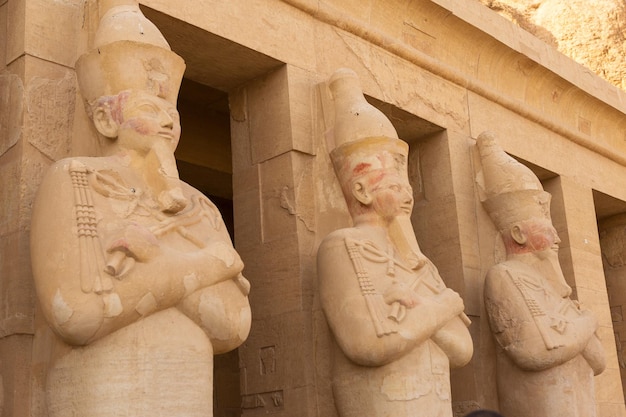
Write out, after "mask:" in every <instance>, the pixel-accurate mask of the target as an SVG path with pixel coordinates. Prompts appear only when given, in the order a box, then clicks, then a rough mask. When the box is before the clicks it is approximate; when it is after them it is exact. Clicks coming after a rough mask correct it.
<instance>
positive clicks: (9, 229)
mask: <svg viewBox="0 0 626 417" xmlns="http://www.w3.org/2000/svg"><path fill="white" fill-rule="evenodd" d="M21 168H22V161H21V147H20V146H14V147H12V148H11V149H10V150H9V151H8V152H6V153H5V154H4V155H3V156H2V157H1V158H0V201H2V204H1V205H0V237H3V236H6V235H8V234H9V233H14V232H16V231H17V230H19V225H20V217H19V214H20V211H19V207H20V183H21Z"/></svg>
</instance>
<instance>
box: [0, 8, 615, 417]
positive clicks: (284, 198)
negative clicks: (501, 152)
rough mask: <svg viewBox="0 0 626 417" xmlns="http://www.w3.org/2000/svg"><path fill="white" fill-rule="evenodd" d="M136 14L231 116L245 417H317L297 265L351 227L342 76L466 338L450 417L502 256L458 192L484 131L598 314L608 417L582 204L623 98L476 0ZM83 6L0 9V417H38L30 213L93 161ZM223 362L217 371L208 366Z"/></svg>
mask: <svg viewBox="0 0 626 417" xmlns="http://www.w3.org/2000/svg"><path fill="white" fill-rule="evenodd" d="M142 4H143V5H144V6H147V9H145V10H146V15H147V16H148V18H150V19H153V20H154V21H155V23H157V26H159V28H160V29H161V30H162V32H163V33H164V35H165V37H166V38H167V39H168V41H170V43H171V44H172V48H173V49H174V51H176V52H177V53H179V54H181V55H182V56H183V57H184V58H185V59H186V61H187V65H188V69H187V73H186V76H187V77H189V78H190V79H192V80H194V81H196V82H199V83H203V84H206V85H210V86H211V87H213V88H217V89H220V90H222V91H224V92H225V93H226V94H228V97H229V101H230V118H231V120H230V122H231V138H232V143H231V146H232V152H233V166H232V170H233V199H234V206H235V225H236V232H235V240H236V246H237V249H238V251H239V252H240V253H241V254H242V257H243V259H244V262H246V265H247V266H246V271H245V273H246V276H247V277H248V278H249V279H250V281H251V283H252V293H251V297H250V300H251V304H252V308H253V325H252V333H251V335H250V338H249V340H248V342H246V343H245V344H244V346H243V347H242V348H241V349H240V351H239V364H238V366H239V369H240V377H241V394H242V396H243V397H242V398H243V399H242V407H243V415H244V416H246V415H247V416H255V415H265V414H266V413H267V412H275V413H276V415H281V416H299V417H300V416H320V417H321V416H324V417H328V416H332V415H334V411H333V403H332V397H331V395H330V390H329V386H328V369H329V364H330V359H329V351H328V349H329V336H328V331H327V329H326V324H325V321H324V318H323V315H322V313H321V310H320V308H319V302H318V300H317V298H316V275H315V267H314V265H315V252H316V247H317V245H318V244H319V242H320V241H321V239H322V238H323V237H324V236H325V235H326V234H327V233H328V232H330V231H332V230H334V229H336V228H339V227H345V226H346V225H347V224H348V222H349V216H348V214H347V211H346V209H345V205H344V203H343V198H342V197H341V195H340V193H339V188H338V185H337V184H336V180H335V178H334V174H333V172H332V169H331V166H330V161H329V160H328V157H327V154H326V153H327V140H328V139H329V138H328V137H327V132H328V131H329V130H330V128H331V127H332V123H333V120H332V116H331V115H329V113H328V102H327V101H328V97H327V95H326V91H325V89H324V86H323V84H322V83H323V81H324V80H325V79H326V78H327V77H328V76H329V75H330V74H332V72H333V71H334V70H335V69H337V68H338V67H342V66H348V67H351V68H352V69H354V70H355V71H356V72H357V73H358V75H359V77H360V78H361V81H362V85H363V88H364V91H365V93H366V94H367V95H368V96H369V97H371V98H373V102H375V103H376V104H377V105H378V106H379V107H380V108H381V109H382V110H383V111H384V112H385V113H386V114H387V115H388V116H389V117H390V119H391V120H392V122H393V123H394V125H395V127H396V129H397V130H398V131H399V134H400V137H401V138H402V139H404V140H406V141H408V142H409V143H410V144H411V157H412V160H413V161H414V170H413V173H412V179H413V182H414V188H415V189H416V199H417V200H419V201H418V202H417V204H416V209H415V212H414V224H415V228H416V231H417V235H418V239H419V240H420V244H421V245H422V247H423V250H424V252H425V253H426V254H427V255H428V256H429V257H430V258H431V259H432V260H433V262H434V263H435V264H437V265H438V266H439V268H440V270H441V275H442V276H443V278H444V279H445V280H446V282H447V283H448V285H449V286H451V287H452V288H454V289H455V290H457V291H459V292H460V293H461V295H462V296H463V298H464V299H465V303H466V311H467V313H468V315H470V317H471V318H472V320H473V322H474V323H473V325H472V327H471V328H470V330H471V332H472V336H473V338H474V344H475V352H476V355H475V357H474V359H473V361H472V362H471V363H470V365H468V366H467V367H466V368H463V369H461V370H459V371H458V372H455V373H453V381H452V384H453V402H454V404H455V408H456V410H457V412H458V413H459V414H460V413H462V412H465V411H468V410H470V409H472V408H475V407H478V406H483V407H491V408H496V407H497V398H496V397H495V386H494V385H493V382H492V381H493V375H494V372H493V371H494V369H493V367H494V363H493V353H494V346H493V342H492V340H491V336H490V333H489V330H488V326H487V322H486V321H485V318H484V309H483V307H482V282H483V279H484V274H485V272H486V271H487V270H488V268H489V267H490V266H491V265H492V264H493V263H494V261H495V260H496V259H498V257H499V256H501V254H502V252H501V249H500V248H499V247H498V245H497V240H496V238H495V236H496V232H495V230H494V229H493V226H492V225H491V221H490V220H489V218H488V217H487V215H486V214H485V213H484V211H483V210H482V208H481V207H480V203H479V202H478V200H477V196H476V191H475V186H474V180H473V178H474V174H475V172H476V171H477V169H478V168H477V165H478V164H479V162H478V159H477V158H476V152H475V149H474V141H475V138H476V137H477V136H478V134H479V133H481V132H482V131H483V130H487V129H489V130H493V131H495V132H496V134H497V135H498V136H499V137H500V138H501V144H502V145H503V147H504V148H505V150H506V151H508V152H510V153H511V154H513V155H515V156H517V157H519V158H521V159H523V160H525V161H529V162H530V163H531V164H532V167H533V168H535V169H536V170H537V171H538V172H540V173H542V175H540V178H542V179H545V184H544V186H545V188H546V190H547V191H549V192H551V193H553V195H554V196H555V198H554V200H555V203H554V205H553V211H554V213H553V217H554V219H555V225H557V229H559V233H560V235H561V237H562V239H563V244H562V251H561V257H562V259H561V260H562V263H563V264H564V268H563V269H564V272H565V274H566V275H567V277H568V279H569V280H570V284H571V285H572V286H573V287H574V288H575V290H576V296H577V297H578V299H579V300H580V301H581V302H582V303H584V304H585V305H587V306H588V307H589V308H591V309H592V310H594V312H595V313H596V314H597V315H598V317H599V318H600V321H601V325H602V328H601V333H602V336H603V342H604V344H605V347H606V349H607V351H608V352H609V365H608V369H607V371H606V372H605V373H604V374H603V375H602V376H600V377H599V378H598V379H597V392H598V395H597V397H598V401H599V404H598V409H599V416H600V417H609V416H611V417H613V416H625V415H626V412H625V411H624V403H623V401H624V400H623V395H622V387H621V382H620V375H619V365H618V361H617V357H616V350H615V345H614V343H613V330H612V324H611V317H610V311H609V303H608V297H607V293H606V289H605V283H604V276H603V275H602V274H601V273H599V272H598V271H601V270H602V262H601V257H600V246H599V239H598V233H597V227H596V213H599V214H598V215H600V214H602V212H604V213H607V212H608V211H609V209H607V208H605V206H602V205H599V204H598V200H597V199H596V198H594V197H595V196H596V195H598V194H597V193H601V194H602V195H606V196H610V198H611V199H612V201H613V200H615V201H620V202H625V201H626V142H625V141H624V133H623V132H624V130H625V129H624V128H625V127H626V116H625V112H626V96H625V95H624V93H623V92H621V91H619V90H617V89H616V88H614V87H612V86H611V85H609V84H607V83H605V82H604V81H602V80H601V79H599V78H598V77H596V76H594V75H592V74H589V73H588V72H587V71H585V70H584V69H583V68H582V67H580V66H578V65H572V63H571V61H570V60H568V59H566V58H565V57H564V56H563V55H561V54H560V53H558V52H557V51H556V50H555V49H553V48H552V47H550V46H546V44H544V43H543V42H541V41H539V40H538V39H537V38H535V37H532V36H530V35H528V34H527V33H525V32H524V31H522V30H520V29H519V28H518V27H517V26H515V25H512V24H509V23H508V22H506V21H505V20H503V19H501V18H500V17H499V16H497V15H496V14H495V13H494V12H493V11H490V10H488V9H487V8H485V7H483V6H482V5H480V4H479V3H478V2H458V1H453V0H432V1H429V0H420V1H409V0H386V1H383V0H369V1H362V0H359V1H356V0H355V1H346V0H329V1H323V2H320V1H314V0H283V1H281V0H254V1H249V0H231V1H228V2H224V1H207V2H190V4H189V5H188V7H180V5H179V4H178V3H177V2H171V1H166V0H144V1H142ZM94 10H95V9H94V2H93V0H89V1H79V0H65V1H55V2H50V1H44V0H5V1H4V2H2V1H1V0H0V31H1V32H0V35H1V34H3V33H6V34H7V36H0V63H1V64H2V67H1V68H0V70H1V71H2V72H0V193H1V194H0V197H1V198H0V200H1V201H2V206H1V207H2V213H1V215H0V237H1V239H0V262H1V265H0V268H2V269H1V271H0V275H1V277H2V278H1V281H0V296H1V297H2V298H1V305H2V306H3V309H2V311H1V313H0V361H1V363H0V375H1V377H2V384H3V387H4V398H3V406H4V411H3V414H2V415H3V416H15V417H18V416H24V417H26V416H30V415H33V416H36V417H45V410H44V408H43V381H42V380H41V377H40V375H42V369H43V367H45V365H46V361H47V356H48V354H49V350H50V346H52V345H51V343H50V341H49V339H48V337H49V335H47V334H46V332H45V331H44V330H43V327H42V326H41V325H40V324H39V321H38V316H37V314H36V313H35V304H36V303H35V300H34V294H33V290H32V283H31V277H30V266H29V262H30V261H29V255H28V230H29V214H30V205H31V203H32V198H33V194H34V191H35V190H36V188H37V185H38V183H39V180H40V178H41V174H42V172H43V170H44V169H45V167H47V166H48V165H49V164H50V163H51V162H52V161H54V160H58V159H60V158H62V157H64V156H66V155H70V154H72V155H76V154H93V153H96V152H97V146H96V142H95V141H94V140H93V132H92V131H91V129H90V128H89V125H88V122H87V119H86V117H85V115H84V111H83V110H82V106H81V105H80V103H79V100H78V99H77V97H76V84H75V75H74V72H73V65H74V61H75V59H76V57H77V56H78V55H80V53H82V52H84V51H85V50H86V49H87V44H88V42H89V35H90V33H93V30H94V27H93V25H94V21H96V22H97V17H94ZM184 130H185V126H184V125H183V135H184V134H185V133H184ZM183 140H184V139H183ZM539 168H540V169H539ZM618 207H619V209H621V206H620V205H619V204H618ZM603 210H604V211H603ZM35 329H38V331H37V336H36V337H35V336H34V335H35ZM234 366H235V365H234V364H233V361H232V358H230V360H229V361H227V362H225V363H224V365H223V367H220V368H218V370H220V372H224V373H230V372H232V370H233V368H234ZM231 400H232V399H227V400H226V402H227V403H228V404H229V405H230V404H231V403H232V402H231Z"/></svg>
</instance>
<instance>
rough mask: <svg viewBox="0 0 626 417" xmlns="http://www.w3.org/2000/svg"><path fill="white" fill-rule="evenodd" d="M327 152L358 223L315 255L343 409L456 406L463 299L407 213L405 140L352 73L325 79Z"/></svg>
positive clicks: (436, 412) (464, 345)
mask: <svg viewBox="0 0 626 417" xmlns="http://www.w3.org/2000/svg"><path fill="white" fill-rule="evenodd" d="M329 87H330V90H331V93H332V96H333V100H334V103H335V108H336V120H335V128H334V136H335V141H336V143H337V144H338V145H337V146H336V148H335V149H334V150H332V152H331V159H332V162H333V165H334V168H335V172H336V174H337V177H338V179H339V182H340V183H341V186H342V190H343V193H344V196H345V199H346V202H347V204H348V209H349V211H350V214H351V216H352V219H353V223H354V226H353V227H350V228H345V229H340V230H336V231H335V232H333V233H331V234H329V235H328V236H327V237H326V238H325V239H324V241H323V242H322V243H321V245H320V247H319V251H318V255H317V268H318V277H319V289H320V300H321V304H322V308H323V311H324V313H325V316H326V319H327V321H328V324H329V326H330V329H331V331H332V334H333V336H334V340H335V342H336V343H335V351H334V359H333V370H332V384H333V393H334V397H335V403H336V406H337V410H338V412H339V415H340V416H341V417H364V416H394V417H403V416H407V417H408V416H418V415H419V416H429V417H443V416H452V408H451V399H450V375H449V373H450V371H449V368H450V366H453V367H458V366H463V365H465V364H466V363H467V362H468V361H469V360H470V359H471V356H472V353H473V346H472V340H471V338H470V335H469V331H468V329H467V325H469V319H468V318H467V316H465V315H464V313H463V309H464V306H463V301H462V300H461V297H459V295H458V294H457V293H455V292H454V291H452V290H450V289H448V288H446V286H445V285H444V283H443V281H442V279H441V277H440V276H439V274H438V272H437V269H436V268H435V266H434V265H433V264H432V263H431V262H430V261H429V260H428V259H427V258H426V257H425V256H424V255H423V254H422V252H421V251H420V249H419V246H418V245H417V241H416V239H415V234H414V232H413V228H412V226H411V223H410V213H411V210H412V208H413V195H412V190H411V186H410V185H409V182H408V174H407V157H408V145H407V144H406V143H405V142H403V141H402V140H400V139H398V137H397V133H396V132H395V129H394V128H393V126H392V125H391V123H390V122H389V120H388V119H387V118H386V117H385V116H384V115H383V114H382V113H380V112H379V111H378V110H377V109H375V108H374V107H372V106H370V105H369V104H368V103H367V102H366V101H365V98H364V97H363V94H362V93H361V89H360V86H359V82H358V79H357V77H356V74H354V72H352V71H350V70H339V71H337V72H336V73H335V74H334V75H333V77H331V79H330V82H329Z"/></svg>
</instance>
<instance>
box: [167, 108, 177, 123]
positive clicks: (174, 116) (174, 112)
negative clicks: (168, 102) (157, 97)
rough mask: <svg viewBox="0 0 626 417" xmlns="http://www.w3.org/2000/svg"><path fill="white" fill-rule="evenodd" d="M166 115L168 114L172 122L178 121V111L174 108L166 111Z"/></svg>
mask: <svg viewBox="0 0 626 417" xmlns="http://www.w3.org/2000/svg"><path fill="white" fill-rule="evenodd" d="M167 114H169V116H170V117H171V118H172V120H174V121H178V120H180V114H179V113H178V111H177V110H176V109H175V108H171V109H169V110H168V111H167Z"/></svg>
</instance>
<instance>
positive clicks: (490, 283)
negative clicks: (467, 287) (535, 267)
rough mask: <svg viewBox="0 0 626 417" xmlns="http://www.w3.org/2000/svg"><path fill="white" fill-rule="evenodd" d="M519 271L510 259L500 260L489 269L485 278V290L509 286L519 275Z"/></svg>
mask: <svg viewBox="0 0 626 417" xmlns="http://www.w3.org/2000/svg"><path fill="white" fill-rule="evenodd" d="M518 274H519V271H518V269H517V268H515V266H514V265H511V264H510V263H509V262H508V261H504V262H500V263H497V264H495V265H493V266H492V267H491V268H489V271H487V276H486V278H485V291H487V292H489V291H494V290H496V291H497V290H501V289H502V288H503V287H509V286H510V285H511V284H513V280H514V279H515V278H516V277H517V276H518Z"/></svg>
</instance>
